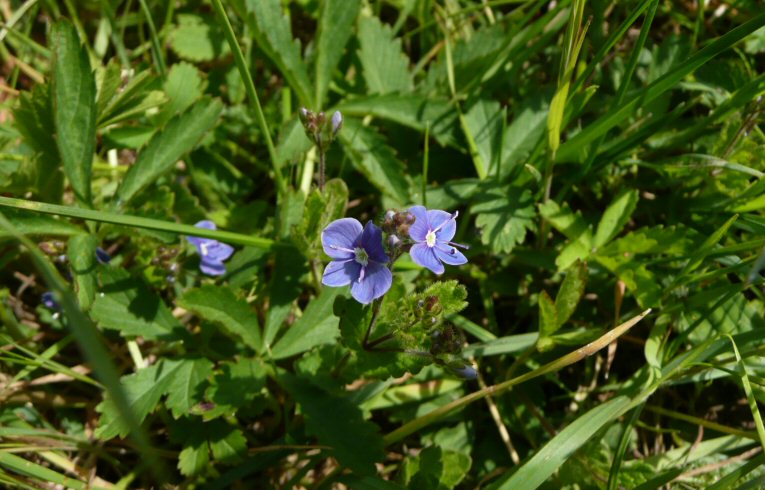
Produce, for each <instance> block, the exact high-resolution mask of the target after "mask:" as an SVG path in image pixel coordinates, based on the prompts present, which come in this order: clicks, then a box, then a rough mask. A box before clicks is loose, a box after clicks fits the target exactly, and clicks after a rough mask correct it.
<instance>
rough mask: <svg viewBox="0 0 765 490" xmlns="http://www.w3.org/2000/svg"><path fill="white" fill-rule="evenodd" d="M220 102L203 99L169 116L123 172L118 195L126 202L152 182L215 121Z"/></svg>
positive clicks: (186, 151) (221, 106) (189, 149)
mask: <svg viewBox="0 0 765 490" xmlns="http://www.w3.org/2000/svg"><path fill="white" fill-rule="evenodd" d="M222 109H223V105H222V104H221V102H220V101H219V100H217V99H209V98H208V99H202V100H200V101H199V102H198V103H196V104H195V105H194V106H193V107H191V108H190V109H189V110H188V111H186V112H184V113H183V114H181V115H179V116H178V117H176V118H174V119H172V120H171V121H170V122H168V123H167V126H165V128H164V129H163V130H162V131H161V132H159V133H157V134H155V135H154V137H153V138H152V139H151V141H149V144H148V145H147V146H146V148H144V149H143V150H142V151H141V153H140V154H139V155H138V158H137V159H136V162H135V164H133V165H132V166H131V167H130V169H129V170H128V172H127V174H125V178H124V179H123V180H122V184H121V185H120V187H119V189H118V190H117V197H118V199H120V200H121V201H122V202H123V203H127V202H128V201H130V200H131V199H132V198H133V197H135V195H136V194H138V193H139V192H140V191H142V190H143V189H145V188H146V187H147V186H149V185H150V184H152V183H154V182H155V181H156V180H157V179H158V178H159V177H161V176H162V175H163V174H164V173H166V172H168V171H169V170H171V169H172V168H173V166H174V165H175V163H176V162H177V161H178V160H179V159H180V158H181V157H182V156H183V155H185V154H186V153H188V152H190V151H191V150H192V149H194V146H196V144H197V143H198V142H199V140H200V139H202V136H203V135H204V134H205V133H206V132H207V131H208V130H209V129H210V128H212V127H213V125H215V123H216V122H217V121H218V116H219V115H220V113H221V111H222Z"/></svg>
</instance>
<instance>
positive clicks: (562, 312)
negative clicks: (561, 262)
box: [555, 262, 587, 328]
mask: <svg viewBox="0 0 765 490" xmlns="http://www.w3.org/2000/svg"><path fill="white" fill-rule="evenodd" d="M586 284H587V264H586V263H584V262H576V263H575V264H574V265H573V266H571V267H570V268H569V269H568V270H567V271H566V277H565V278H564V279H563V283H562V284H561V285H560V290H558V295H557V296H556V297H555V309H556V311H557V312H558V328H560V327H561V326H563V325H564V324H565V323H566V322H567V321H568V319H569V318H571V315H573V314H574V311H575V310H576V306H577V305H578V304H579V300H581V299H582V296H583V295H584V287H585V285H586Z"/></svg>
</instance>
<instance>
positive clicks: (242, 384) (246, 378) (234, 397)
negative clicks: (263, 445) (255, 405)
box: [204, 358, 266, 419]
mask: <svg viewBox="0 0 765 490" xmlns="http://www.w3.org/2000/svg"><path fill="white" fill-rule="evenodd" d="M265 384H266V367H265V366H264V365H263V362H262V361H261V360H259V359H249V358H240V359H237V360H236V361H234V362H226V363H223V364H222V365H221V366H220V372H218V373H216V374H215V376H214V377H213V384H212V387H211V388H210V390H209V391H208V394H207V396H208V398H209V400H210V401H211V402H213V403H214V404H215V408H213V409H212V410H208V411H206V412H205V413H204V416H205V418H206V419H209V418H213V417H217V416H219V415H224V414H228V413H232V412H235V411H236V410H238V409H240V408H246V407H248V406H251V405H252V400H253V399H254V398H255V397H256V396H257V395H258V393H259V392H260V390H261V389H262V388H263V387H264V386H265Z"/></svg>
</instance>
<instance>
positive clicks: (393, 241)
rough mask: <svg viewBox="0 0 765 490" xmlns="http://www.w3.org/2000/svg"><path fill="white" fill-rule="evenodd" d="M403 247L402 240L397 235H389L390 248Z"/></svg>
mask: <svg viewBox="0 0 765 490" xmlns="http://www.w3.org/2000/svg"><path fill="white" fill-rule="evenodd" d="M400 246H401V239H400V238H399V237H397V236H396V235H388V248H390V249H394V248H398V247H400Z"/></svg>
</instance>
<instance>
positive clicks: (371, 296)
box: [351, 262, 393, 305]
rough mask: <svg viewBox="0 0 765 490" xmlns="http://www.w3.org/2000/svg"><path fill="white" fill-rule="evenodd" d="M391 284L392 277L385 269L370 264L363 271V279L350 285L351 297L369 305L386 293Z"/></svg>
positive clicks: (382, 266)
mask: <svg viewBox="0 0 765 490" xmlns="http://www.w3.org/2000/svg"><path fill="white" fill-rule="evenodd" d="M392 282H393V275H392V274H391V272H390V270H389V269H388V268H387V267H385V266H384V265H382V264H378V263H376V262H370V263H369V265H368V266H367V267H366V270H365V271H364V279H362V280H361V282H359V281H358V280H356V281H354V282H353V283H352V284H351V296H353V299H355V300H356V301H358V302H359V303H361V304H364V305H366V304H369V303H371V302H372V301H373V300H375V299H377V298H379V297H380V296H382V295H383V294H385V293H387V292H388V289H390V285H391V283H392Z"/></svg>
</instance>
